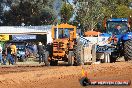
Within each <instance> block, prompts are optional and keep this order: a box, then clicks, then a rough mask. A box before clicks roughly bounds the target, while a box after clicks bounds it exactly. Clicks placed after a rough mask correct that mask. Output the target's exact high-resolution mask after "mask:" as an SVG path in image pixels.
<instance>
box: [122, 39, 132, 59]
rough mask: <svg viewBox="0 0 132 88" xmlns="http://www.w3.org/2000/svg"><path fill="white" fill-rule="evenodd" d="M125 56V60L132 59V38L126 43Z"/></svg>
mask: <svg viewBox="0 0 132 88" xmlns="http://www.w3.org/2000/svg"><path fill="white" fill-rule="evenodd" d="M124 58H125V61H128V60H132V40H128V41H126V42H125V43H124Z"/></svg>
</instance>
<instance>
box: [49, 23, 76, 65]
mask: <svg viewBox="0 0 132 88" xmlns="http://www.w3.org/2000/svg"><path fill="white" fill-rule="evenodd" d="M52 39H53V55H52V58H50V64H52V65H53V64H54V65H57V64H58V61H66V62H68V65H74V62H75V57H74V52H73V51H74V45H75V44H76V26H73V25H69V24H67V23H66V24H60V25H56V26H52Z"/></svg>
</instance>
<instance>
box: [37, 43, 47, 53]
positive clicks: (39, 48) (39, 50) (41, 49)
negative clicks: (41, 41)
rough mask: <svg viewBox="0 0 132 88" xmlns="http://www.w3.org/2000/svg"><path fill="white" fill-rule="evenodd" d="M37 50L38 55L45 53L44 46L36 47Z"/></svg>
mask: <svg viewBox="0 0 132 88" xmlns="http://www.w3.org/2000/svg"><path fill="white" fill-rule="evenodd" d="M37 49H38V53H44V52H45V46H44V45H38V46H37Z"/></svg>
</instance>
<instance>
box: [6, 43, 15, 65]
mask: <svg viewBox="0 0 132 88" xmlns="http://www.w3.org/2000/svg"><path fill="white" fill-rule="evenodd" d="M6 55H7V57H6V60H5V61H4V65H6V62H7V61H9V65H10V62H11V64H12V65H13V64H14V59H13V57H12V55H11V47H10V45H8V46H7V48H6Z"/></svg>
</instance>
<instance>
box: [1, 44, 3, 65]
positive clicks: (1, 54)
mask: <svg viewBox="0 0 132 88" xmlns="http://www.w3.org/2000/svg"><path fill="white" fill-rule="evenodd" d="M2 51H3V49H2V46H1V44H0V63H1V64H2V63H3V58H2Z"/></svg>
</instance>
